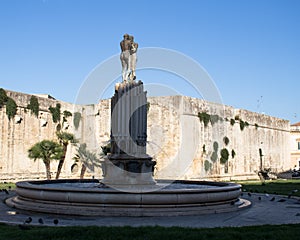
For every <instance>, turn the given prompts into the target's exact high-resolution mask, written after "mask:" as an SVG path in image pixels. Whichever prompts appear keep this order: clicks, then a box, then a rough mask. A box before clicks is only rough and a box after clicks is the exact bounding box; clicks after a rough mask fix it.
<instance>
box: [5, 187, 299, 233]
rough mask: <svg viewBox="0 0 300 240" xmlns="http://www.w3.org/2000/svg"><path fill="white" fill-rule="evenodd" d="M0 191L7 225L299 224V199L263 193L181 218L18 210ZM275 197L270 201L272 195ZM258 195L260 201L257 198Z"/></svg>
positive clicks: (11, 192) (168, 225)
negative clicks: (233, 207)
mask: <svg viewBox="0 0 300 240" xmlns="http://www.w3.org/2000/svg"><path fill="white" fill-rule="evenodd" d="M13 195H14V192H13V191H10V192H9V194H6V193H5V192H2V191H1V192H0V199H1V202H0V222H3V223H10V224H22V223H24V221H25V220H26V219H27V218H28V217H31V218H32V222H31V223H30V224H31V225H42V224H40V223H39V222H38V220H39V219H40V218H41V219H42V220H43V225H49V226H54V225H55V224H54V223H53V221H54V219H57V220H58V224H57V226H77V225H81V226H88V225H93V226H134V227H138V226H155V225H159V226H165V227H171V226H180V227H196V228H203V227H205V228H206V227H227V226H235V227H238V226H251V225H264V224H272V225H273V224H274V225H275V224H287V223H300V201H299V200H298V199H294V198H291V199H288V198H287V197H282V196H277V195H268V196H266V195H265V194H251V196H248V194H247V193H244V194H243V196H242V197H243V198H245V199H247V200H250V201H251V202H252V206H251V207H250V208H247V209H244V210H240V211H238V212H233V213H218V214H210V215H198V216H180V217H91V218H86V217H67V216H54V215H45V214H38V213H26V212H20V211H18V210H16V209H13V208H10V207H8V206H7V205H6V204H5V203H4V199H5V198H7V197H10V196H13ZM273 197H275V199H274V200H273V201H271V200H272V198H273ZM259 198H261V200H259Z"/></svg>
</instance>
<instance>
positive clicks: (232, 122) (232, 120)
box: [230, 118, 235, 126]
mask: <svg viewBox="0 0 300 240" xmlns="http://www.w3.org/2000/svg"><path fill="white" fill-rule="evenodd" d="M230 124H231V126H233V125H234V124H235V120H234V119H233V118H231V119H230Z"/></svg>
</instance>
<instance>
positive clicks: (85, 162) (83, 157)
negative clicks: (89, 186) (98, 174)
mask: <svg viewBox="0 0 300 240" xmlns="http://www.w3.org/2000/svg"><path fill="white" fill-rule="evenodd" d="M74 159H75V161H78V160H79V161H81V162H82V167H81V171H80V179H83V177H84V174H85V172H86V169H87V168H88V169H91V170H94V167H95V166H96V167H100V163H99V159H98V158H97V156H96V154H95V153H92V152H90V151H89V150H87V149H86V144H85V143H83V144H80V145H79V147H78V148H77V154H76V156H75V157H74Z"/></svg>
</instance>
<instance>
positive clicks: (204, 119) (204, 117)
mask: <svg viewBox="0 0 300 240" xmlns="http://www.w3.org/2000/svg"><path fill="white" fill-rule="evenodd" d="M198 118H199V120H200V122H203V123H204V127H207V125H208V123H209V122H210V115H209V114H208V113H206V112H202V113H200V112H198Z"/></svg>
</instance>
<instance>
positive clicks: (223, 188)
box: [16, 179, 241, 194]
mask: <svg viewBox="0 0 300 240" xmlns="http://www.w3.org/2000/svg"><path fill="white" fill-rule="evenodd" d="M156 181H157V183H165V184H168V183H169V184H183V185H184V184H186V185H189V184H192V185H208V186H215V188H192V189H188V188H178V189H163V188H160V187H157V188H154V189H153V190H154V191H149V192H143V194H153V192H156V191H157V192H159V193H160V194H164V193H165V194H170V193H180V192H182V191H183V190H184V192H185V193H201V192H203V193H208V192H210V193H214V192H227V191H233V190H239V189H241V185H240V184H237V183H232V182H214V181H193V180H173V181H172V180H156ZM59 183H99V184H101V181H99V180H97V179H58V180H33V181H20V182H17V183H16V186H17V188H19V189H32V190H44V191H58V192H66V191H72V192H89V193H99V192H105V193H120V194H122V193H126V194H130V192H124V191H120V190H118V188H117V189H115V188H113V187H107V188H105V187H101V188H100V187H99V188H97V187H95V188H91V187H90V188H78V187H75V186H74V187H71V186H64V188H63V189H60V188H58V187H57V186H55V187H53V186H51V184H59ZM47 184H48V185H49V186H47ZM137 187H142V186H139V185H137ZM132 194H136V192H132Z"/></svg>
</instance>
